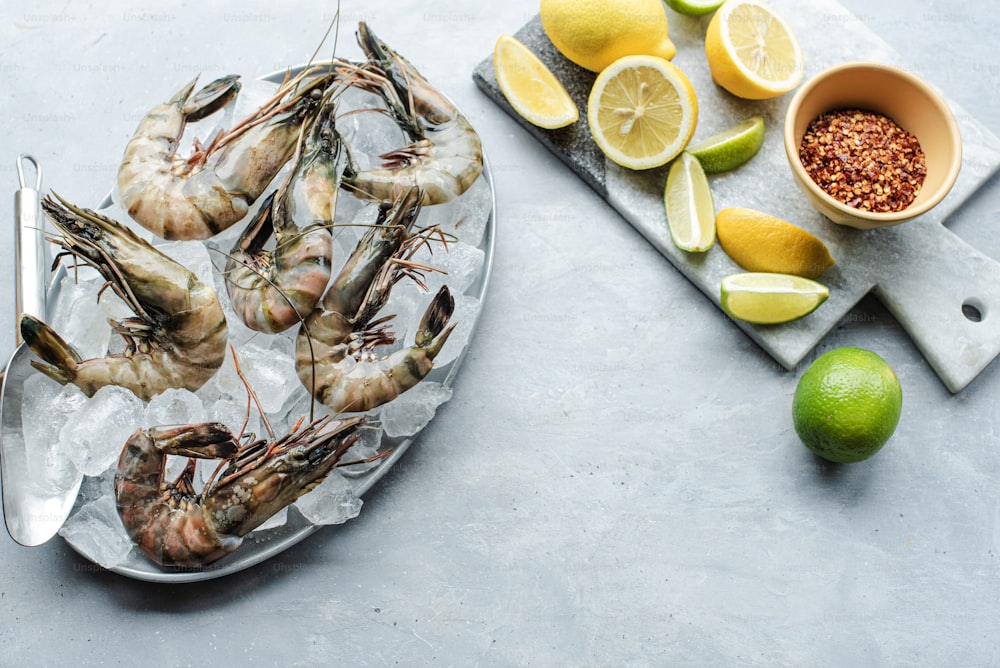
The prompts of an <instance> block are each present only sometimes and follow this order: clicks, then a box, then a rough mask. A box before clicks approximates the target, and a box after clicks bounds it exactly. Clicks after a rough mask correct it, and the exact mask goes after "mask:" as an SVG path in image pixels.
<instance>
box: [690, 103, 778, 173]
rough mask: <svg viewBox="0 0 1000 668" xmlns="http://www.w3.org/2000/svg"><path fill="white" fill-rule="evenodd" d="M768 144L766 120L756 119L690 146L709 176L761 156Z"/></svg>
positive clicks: (755, 117) (753, 118)
mask: <svg viewBox="0 0 1000 668" xmlns="http://www.w3.org/2000/svg"><path fill="white" fill-rule="evenodd" d="M763 145H764V119H763V118H762V117H761V116H753V117H751V118H748V119H747V120H745V121H743V122H742V123H740V124H738V125H734V126H733V127H731V128H729V129H728V130H724V131H723V132H720V133H719V134H717V135H714V136H712V137H709V138H708V139H705V140H703V141H700V142H697V143H695V144H691V145H690V146H688V148H687V150H688V153H691V154H692V155H693V156H694V157H696V158H698V162H700V163H701V166H702V168H704V170H705V173H706V174H718V173H719V172H728V171H729V170H731V169H736V168H737V167H739V166H740V165H742V164H744V163H746V162H748V161H749V160H750V158H752V157H754V156H755V155H757V152H758V151H760V147H761V146H763Z"/></svg>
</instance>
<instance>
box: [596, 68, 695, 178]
mask: <svg viewBox="0 0 1000 668" xmlns="http://www.w3.org/2000/svg"><path fill="white" fill-rule="evenodd" d="M587 121H588V123H589V124H590V133H591V136H593V138H594V142H596V143H597V146H598V147H600V149H601V150H602V151H603V152H604V154H605V155H606V156H608V158H610V159H611V160H612V161H614V162H616V163H618V164H619V165H621V166H623V167H628V168H629V169H651V168H653V167H660V166H662V165H665V164H667V163H668V162H670V161H671V160H673V159H674V158H675V157H677V155H678V154H679V153H680V152H681V151H682V150H684V147H685V146H687V144H688V142H689V141H691V135H693V134H694V128H695V126H696V125H697V124H698V98H697V96H696V95H695V92H694V87H693V86H692V85H691V81H690V80H689V79H688V78H687V75H685V74H684V72H682V71H681V70H680V69H679V68H678V67H677V66H676V65H674V64H672V63H671V62H670V61H668V60H664V59H663V58H659V57H657V56H625V57H624V58H620V59H618V60H616V61H615V62H614V63H612V64H611V65H609V66H608V67H607V68H606V69H605V70H604V71H603V72H601V73H600V74H599V75H597V79H596V80H595V81H594V87H593V88H592V89H591V91H590V97H589V99H588V102H587Z"/></svg>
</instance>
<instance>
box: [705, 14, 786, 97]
mask: <svg viewBox="0 0 1000 668" xmlns="http://www.w3.org/2000/svg"><path fill="white" fill-rule="evenodd" d="M705 55H706V56H707V57H708V67H709V70H710V71H711V73H712V80H713V81H715V83H717V84H719V85H720V86H722V87H723V88H725V89H726V90H728V91H729V92H730V93H732V94H733V95H736V96H737V97H741V98H746V99H750V100H765V99H768V98H772V97H777V96H778V95H782V94H784V93H787V92H788V91H790V90H792V89H793V88H795V87H796V86H798V85H799V82H800V81H802V74H803V72H804V71H805V65H804V62H803V59H802V49H801V48H800V47H799V42H798V40H797V39H796V37H795V33H794V32H793V31H792V28H791V26H789V24H788V22H787V21H785V19H784V18H782V17H781V15H779V14H778V13H777V12H776V11H775V10H774V9H772V8H771V6H770V5H768V4H767V3H765V2H761V0H727V2H726V3H725V4H723V5H722V7H720V8H719V10H718V11H717V12H716V13H715V15H714V16H713V17H712V20H711V22H710V23H709V24H708V31H707V32H706V33H705Z"/></svg>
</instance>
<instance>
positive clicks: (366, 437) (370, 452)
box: [337, 424, 382, 478]
mask: <svg viewBox="0 0 1000 668" xmlns="http://www.w3.org/2000/svg"><path fill="white" fill-rule="evenodd" d="M357 434H358V440H357V441H356V442H355V443H354V445H352V446H351V449H350V450H348V451H347V452H346V453H344V458H343V459H342V460H341V462H342V463H344V464H348V463H350V462H358V463H357V464H350V465H348V466H340V467H338V468H337V471H339V472H340V474H341V475H343V476H346V477H348V478H356V477H358V476H362V475H364V474H365V473H367V472H368V471H370V470H371V469H373V468H375V467H376V466H379V465H380V464H381V463H382V460H381V459H376V460H374V461H366V460H368V459H371V458H372V457H374V456H375V455H377V454H378V453H379V446H380V445H381V443H382V428H381V426H378V425H376V424H366V425H363V426H361V427H359V428H358V431H357Z"/></svg>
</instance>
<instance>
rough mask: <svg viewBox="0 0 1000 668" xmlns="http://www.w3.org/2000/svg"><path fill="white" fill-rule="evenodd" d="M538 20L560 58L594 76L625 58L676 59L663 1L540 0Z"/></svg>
mask: <svg viewBox="0 0 1000 668" xmlns="http://www.w3.org/2000/svg"><path fill="white" fill-rule="evenodd" d="M540 16H541V20H542V27H543V28H544V29H545V33H546V34H547V35H548V36H549V39H550V40H552V43H553V44H554V45H555V47H556V48H557V49H559V52H560V53H562V54H563V55H564V56H566V58H568V59H569V60H571V61H573V62H574V63H576V64H577V65H579V66H580V67H583V68H586V69H588V70H590V71H592V72H600V71H601V70H603V69H604V68H605V67H607V66H608V65H610V64H611V63H613V62H615V61H616V60H618V59H619V58H622V57H624V56H659V57H660V58H664V59H666V60H670V59H671V58H673V57H674V54H675V53H677V49H676V48H675V47H674V44H673V42H671V41H670V37H669V36H668V35H667V12H666V9H665V7H664V5H663V2H662V0H541V7H540Z"/></svg>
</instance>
